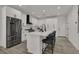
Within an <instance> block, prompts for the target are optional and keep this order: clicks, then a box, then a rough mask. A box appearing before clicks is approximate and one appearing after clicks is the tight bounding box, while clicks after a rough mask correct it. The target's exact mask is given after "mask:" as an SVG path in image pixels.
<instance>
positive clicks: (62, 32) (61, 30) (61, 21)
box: [57, 16, 66, 36]
mask: <svg viewBox="0 0 79 59" xmlns="http://www.w3.org/2000/svg"><path fill="white" fill-rule="evenodd" d="M57 24H58V36H66V16H60V17H58V23H57Z"/></svg>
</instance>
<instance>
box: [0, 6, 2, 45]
mask: <svg viewBox="0 0 79 59" xmlns="http://www.w3.org/2000/svg"><path fill="white" fill-rule="evenodd" d="M1 32H2V7H1V6H0V46H1V35H2V33H1Z"/></svg>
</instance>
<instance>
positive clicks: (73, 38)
mask: <svg viewBox="0 0 79 59" xmlns="http://www.w3.org/2000/svg"><path fill="white" fill-rule="evenodd" d="M68 28H69V31H68V32H69V34H68V35H69V36H68V38H69V40H70V42H71V43H72V44H73V45H74V46H75V47H76V48H77V49H79V37H78V36H79V33H78V6H76V5H75V6H73V9H72V10H71V12H70V14H69V15H68Z"/></svg>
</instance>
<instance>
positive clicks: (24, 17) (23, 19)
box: [21, 13, 26, 41]
mask: <svg viewBox="0 0 79 59" xmlns="http://www.w3.org/2000/svg"><path fill="white" fill-rule="evenodd" d="M21 19H22V41H25V40H26V31H25V28H26V14H24V13H22V14H21Z"/></svg>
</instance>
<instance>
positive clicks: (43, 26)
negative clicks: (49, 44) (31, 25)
mask: <svg viewBox="0 0 79 59" xmlns="http://www.w3.org/2000/svg"><path fill="white" fill-rule="evenodd" d="M42 29H43V31H45V32H46V25H45V24H43V25H42Z"/></svg>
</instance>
